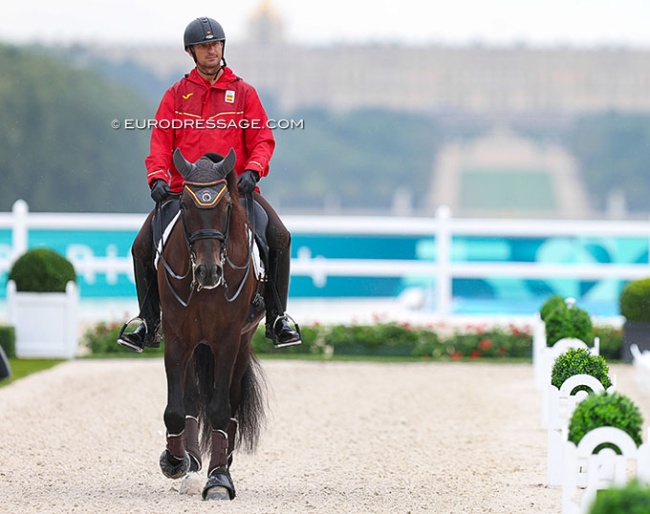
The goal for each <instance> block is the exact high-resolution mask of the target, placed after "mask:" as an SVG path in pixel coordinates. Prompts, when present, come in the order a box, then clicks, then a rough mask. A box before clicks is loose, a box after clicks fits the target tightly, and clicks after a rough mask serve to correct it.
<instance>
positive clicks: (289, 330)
mask: <svg viewBox="0 0 650 514" xmlns="http://www.w3.org/2000/svg"><path fill="white" fill-rule="evenodd" d="M268 264H269V270H268V271H269V273H268V276H269V282H268V284H267V293H266V305H267V308H266V338H267V339H271V340H272V341H273V346H274V347H275V348H283V347H285V346H294V345H297V344H300V343H302V337H301V335H300V327H299V326H298V324H297V323H295V322H293V320H292V319H291V318H290V317H289V316H288V315H287V314H286V312H285V311H286V309H287V298H288V296H289V275H290V268H289V267H290V265H291V255H290V253H289V250H288V249H287V250H269V263H268ZM291 322H293V325H294V326H295V329H294V328H293V327H292V323H291Z"/></svg>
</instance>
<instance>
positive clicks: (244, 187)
mask: <svg viewBox="0 0 650 514" xmlns="http://www.w3.org/2000/svg"><path fill="white" fill-rule="evenodd" d="M259 179H260V176H259V175H258V173H257V171H253V170H246V171H245V172H244V173H242V174H241V175H239V179H238V180H237V190H238V191H239V193H240V194H242V195H247V194H249V193H252V192H253V191H255V186H256V185H257V181H258V180H259Z"/></svg>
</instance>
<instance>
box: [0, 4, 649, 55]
mask: <svg viewBox="0 0 650 514" xmlns="http://www.w3.org/2000/svg"><path fill="white" fill-rule="evenodd" d="M259 3H260V0H230V1H228V2H224V1H223V0H221V1H220V0H196V1H194V0H193V1H191V2H183V1H178V0H176V1H173V2H172V1H169V0H59V1H57V0H9V1H5V2H3V6H2V9H1V11H0V40H1V41H5V42H10V43H28V42H36V41H38V42H44V43H71V42H94V43H102V42H110V43H118V44H130V43H133V42H150V43H153V44H158V43H170V42H171V43H177V42H178V41H180V38H182V33H183V30H184V28H185V26H186V25H187V23H189V21H191V20H192V19H193V18H195V17H197V16H210V17H213V18H216V19H217V20H218V21H220V22H221V23H222V25H223V26H224V29H225V30H226V35H227V37H228V38H229V39H230V40H231V41H241V40H242V39H243V37H244V36H245V33H246V20H247V18H248V17H249V16H250V14H251V13H252V12H253V11H254V10H255V9H256V7H257V6H258V5H259ZM271 4H272V5H273V7H274V8H275V10H276V11H277V12H278V14H279V15H280V16H281V17H282V19H283V20H284V23H285V36H286V38H287V39H288V40H290V41H293V42H296V43H305V44H314V45H323V44H329V43H332V42H369V41H373V42H376V41H384V42H388V43H397V42H400V43H403V44H422V43H432V42H435V43H448V44H467V43H483V44H499V45H500V44H510V43H525V44H529V45H573V46H576V45H577V46H594V45H598V46H605V45H606V46H609V45H616V46H621V45H622V46H634V47H644V48H650V23H649V22H650V0H444V1H443V0H327V1H325V0H271Z"/></svg>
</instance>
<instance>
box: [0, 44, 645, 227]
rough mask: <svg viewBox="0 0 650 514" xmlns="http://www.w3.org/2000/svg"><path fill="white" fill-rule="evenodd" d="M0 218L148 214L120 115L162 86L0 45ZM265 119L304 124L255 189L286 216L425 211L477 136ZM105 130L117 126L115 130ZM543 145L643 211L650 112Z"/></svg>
mask: <svg viewBox="0 0 650 514" xmlns="http://www.w3.org/2000/svg"><path fill="white" fill-rule="evenodd" d="M0 69H2V70H3V73H2V76H1V77H0V120H2V123H1V124H0V155H2V156H3V158H2V159H0V174H1V176H2V177H3V178H4V184H3V188H2V191H3V194H2V195H0V211H8V210H10V209H11V206H12V205H13V203H14V202H15V200H17V199H18V198H22V199H24V200H26V201H27V202H28V204H29V205H30V209H31V210H34V211H41V212H146V211H148V210H149V209H150V208H151V207H152V206H153V203H152V201H151V200H150V199H149V195H148V191H147V187H146V181H145V171H144V158H145V157H146V155H147V153H148V149H149V131H148V130H126V129H124V127H123V123H124V120H126V119H147V118H151V117H153V115H154V113H155V110H156V107H157V104H158V101H159V100H160V97H161V95H162V92H163V91H164V90H165V88H166V87H168V86H169V85H171V84H172V82H173V81H174V80H177V79H178V78H179V77H168V78H162V79H161V78H159V77H158V78H156V77H154V76H153V75H152V74H151V73H148V72H147V71H146V70H144V69H142V68H141V67H139V66H137V65H136V64H134V63H129V62H126V63H121V64H116V63H111V62H110V61H108V60H101V59H97V58H91V57H90V54H89V53H84V52H83V49H79V48H72V49H68V51H66V52H61V51H53V50H50V49H47V48H40V49H39V48H36V49H34V48H31V49H29V50H28V49H25V48H22V47H13V46H8V45H0ZM260 93H261V95H262V99H263V101H264V103H265V105H266V107H267V111H268V112H269V116H270V117H272V118H275V119H283V118H288V117H290V118H292V119H294V120H302V121H303V125H302V127H300V128H292V129H290V130H280V129H278V130H275V131H274V135H275V137H276V140H277V147H276V152H275V154H274V157H273V160H272V162H271V174H270V176H269V177H267V178H266V179H264V182H263V183H262V189H263V192H264V194H265V195H267V196H268V197H269V199H270V200H271V201H272V202H277V203H278V204H279V205H280V207H281V208H285V209H291V210H318V209H322V208H323V207H325V206H326V205H327V204H328V202H330V203H332V204H333V206H334V208H336V209H339V210H343V211H345V210H348V211H353V210H356V211H360V210H361V211H363V210H373V211H376V212H380V211H382V210H384V211H386V212H388V211H389V210H390V209H391V206H392V203H393V201H394V198H395V196H396V194H397V193H399V192H400V191H405V192H407V193H408V194H409V195H410V196H411V200H412V203H413V205H414V207H415V208H416V209H417V208H419V207H421V206H423V205H424V202H425V200H426V195H427V192H428V188H429V184H430V181H431V179H432V172H433V162H434V159H435V156H436V153H437V151H438V150H439V148H440V147H441V145H442V144H443V143H444V142H446V141H447V140H449V139H454V138H469V137H475V136H476V135H477V133H479V132H480V130H481V127H480V126H474V127H471V126H464V127H462V128H460V129H459V128H458V127H456V128H450V127H449V125H446V124H445V123H444V122H442V121H441V120H440V119H439V118H437V117H436V116H434V115H431V114H427V113H419V114H418V113H411V114H408V113H398V112H394V111H389V110H381V109H362V110H356V111H348V112H332V111H328V110H326V109H324V108H312V109H302V110H299V111H296V112H292V113H286V112H282V111H281V109H280V108H279V107H278V106H276V105H275V103H274V100H273V98H272V97H270V96H269V95H265V94H264V91H260ZM114 123H117V124H118V125H120V127H118V128H115V127H114ZM536 137H541V138H544V137H551V138H553V139H554V140H555V142H559V143H560V144H561V145H563V146H564V147H565V148H567V150H568V151H569V152H571V153H572V154H573V155H574V156H575V157H576V159H577V162H578V165H579V167H580V170H581V177H582V179H583V181H584V183H585V186H586V189H587V191H588V193H589V195H590V199H591V202H592V205H593V206H594V207H595V208H596V209H599V210H603V209H604V208H605V206H606V202H607V199H608V197H609V195H610V194H611V192H612V191H613V190H616V189H620V190H621V191H622V192H623V193H624V194H625V197H626V199H627V207H628V209H629V210H630V211H631V212H633V213H643V214H645V213H647V212H648V211H649V210H650V209H649V208H648V205H647V202H646V201H645V196H646V192H647V191H650V173H648V171H647V167H648V163H649V162H650V144H648V143H649V142H650V114H647V113H632V114H625V113H595V114H591V115H585V116H581V117H576V118H575V119H573V120H572V122H571V123H569V124H567V125H566V127H564V128H562V129H561V130H559V131H558V130H557V129H554V130H553V132H552V133H550V132H549V133H544V131H541V132H538V133H537V134H536Z"/></svg>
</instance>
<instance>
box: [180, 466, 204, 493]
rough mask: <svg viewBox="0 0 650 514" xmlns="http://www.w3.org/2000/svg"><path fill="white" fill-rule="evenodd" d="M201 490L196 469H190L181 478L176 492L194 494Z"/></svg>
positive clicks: (201, 486)
mask: <svg viewBox="0 0 650 514" xmlns="http://www.w3.org/2000/svg"><path fill="white" fill-rule="evenodd" d="M202 490H203V485H202V484H201V478H200V477H199V474H198V473H197V472H196V471H190V472H189V473H188V474H187V475H185V478H183V480H181V483H180V487H179V489H178V492H179V494H187V495H196V494H201V492H202Z"/></svg>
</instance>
